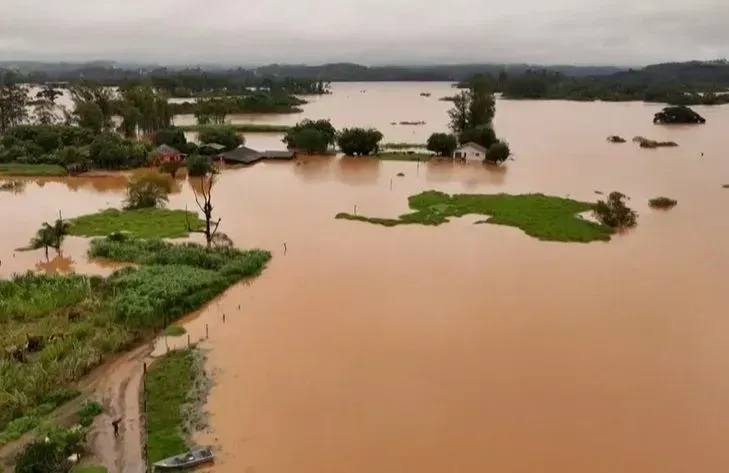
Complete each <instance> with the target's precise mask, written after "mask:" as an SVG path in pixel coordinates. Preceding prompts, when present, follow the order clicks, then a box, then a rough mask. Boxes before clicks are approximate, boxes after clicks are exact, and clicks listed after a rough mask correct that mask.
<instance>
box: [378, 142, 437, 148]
mask: <svg viewBox="0 0 729 473" xmlns="http://www.w3.org/2000/svg"><path fill="white" fill-rule="evenodd" d="M426 146H427V145H426V144H425V143H384V144H381V145H380V149H425V148H426Z"/></svg>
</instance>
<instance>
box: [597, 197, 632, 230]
mask: <svg viewBox="0 0 729 473" xmlns="http://www.w3.org/2000/svg"><path fill="white" fill-rule="evenodd" d="M594 211H595V214H596V216H597V218H598V219H599V220H600V221H601V222H602V223H604V224H605V225H607V226H609V227H611V228H616V229H617V228H631V227H634V226H635V225H636V224H637V223H638V214H636V213H635V211H634V210H632V209H630V208H629V207H628V206H627V205H625V195H624V194H621V193H620V192H615V191H614V192H611V193H610V195H608V198H607V200H606V201H605V200H599V201H598V202H597V204H596V205H595V210H594Z"/></svg>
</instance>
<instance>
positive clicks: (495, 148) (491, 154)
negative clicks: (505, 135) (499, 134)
mask: <svg viewBox="0 0 729 473" xmlns="http://www.w3.org/2000/svg"><path fill="white" fill-rule="evenodd" d="M509 156H511V150H510V149H509V144H508V143H505V142H503V141H497V142H496V143H494V144H492V145H491V147H489V149H488V150H487V151H486V156H485V157H484V161H485V162H488V163H496V164H498V163H503V162H504V161H506V160H507V159H509Z"/></svg>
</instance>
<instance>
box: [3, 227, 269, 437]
mask: <svg viewBox="0 0 729 473" xmlns="http://www.w3.org/2000/svg"><path fill="white" fill-rule="evenodd" d="M90 255H91V256H93V257H104V258H108V259H111V260H116V261H122V262H131V263H136V264H137V265H138V267H126V268H124V269H121V270H118V271H116V272H114V273H113V274H112V275H110V276H109V277H106V278H102V277H99V276H82V275H77V274H70V275H63V276H62V275H41V274H33V273H28V274H24V275H16V276H14V277H13V278H11V279H10V280H0V348H2V352H0V354H1V355H2V357H0V432H2V434H0V436H2V437H1V438H4V439H6V440H7V439H12V438H17V436H18V435H19V433H22V432H24V431H26V430H28V429H31V428H34V427H36V426H37V425H38V424H39V423H40V421H41V420H42V418H43V416H45V415H47V414H48V413H49V412H51V411H52V410H53V409H54V408H55V407H57V406H58V405H60V404H62V403H63V402H65V401H66V400H68V399H69V398H70V397H71V396H73V395H76V392H75V391H73V390H71V389H70V388H71V386H73V383H74V382H76V381H78V380H79V379H80V378H81V377H83V376H84V375H86V374H87V373H89V371H90V370H91V369H93V368H94V367H96V366H98V365H99V364H101V363H103V362H104V360H105V359H106V358H108V357H109V356H111V355H113V354H114V353H117V352H120V351H123V350H125V349H127V348H128V347H130V346H131V345H132V344H134V343H135V342H137V341H139V340H140V339H143V338H146V337H149V336H151V335H153V334H154V333H157V332H158V331H160V330H163V329H164V328H165V327H166V326H167V325H169V323H171V322H173V321H174V320H176V319H177V318H178V317H180V316H182V315H184V314H186V313H189V312H191V311H193V310H196V309H198V308H200V307H201V306H202V305H204V304H205V303H207V302H209V301H210V300H211V299H212V298H214V297H215V296H217V295H218V294H220V293H221V292H223V291H224V290H225V289H227V288H228V287H230V286H231V285H232V284H235V283H236V282H238V281H240V280H241V279H243V278H247V277H251V276H255V275H257V274H259V273H260V272H261V271H262V270H263V268H264V267H265V265H266V263H267V262H268V260H269V259H270V257H271V255H270V253H269V252H267V251H261V250H251V251H240V250H237V249H234V248H230V247H215V248H212V249H208V248H205V247H204V246H201V245H196V244H192V243H186V244H183V245H174V244H171V243H167V242H164V241H160V240H140V239H136V238H133V237H131V236H129V235H127V234H124V233H115V234H113V235H111V236H109V237H107V238H105V239H97V240H93V241H92V242H91V250H90ZM96 410H98V409H96V407H95V406H93V405H85V407H84V408H83V409H82V414H83V416H84V417H87V416H89V415H91V414H92V413H93V412H94V411H96Z"/></svg>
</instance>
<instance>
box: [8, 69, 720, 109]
mask: <svg viewBox="0 0 729 473" xmlns="http://www.w3.org/2000/svg"><path fill="white" fill-rule="evenodd" d="M474 75H478V76H481V77H482V79H483V80H485V81H487V82H488V83H489V87H490V89H491V90H492V91H494V92H495V93H502V94H503V97H504V98H510V99H563V100H585V101H588V100H605V101H646V102H662V103H669V104H672V105H694V104H703V105H715V104H723V103H729V95H728V94H726V93H725V92H726V91H728V90H729V63H728V62H727V61H726V60H716V61H689V62H682V63H666V64H654V65H650V66H646V67H643V68H634V69H628V68H618V67H579V66H532V65H527V64H475V65H474V64H468V65H463V64H461V65H447V66H445V65H434V66H372V67H368V66H362V65H358V64H349V63H340V64H324V65H321V66H304V65H269V66H262V67H257V68H250V69H244V68H231V69H201V68H186V69H173V68H166V67H139V66H132V65H129V66H127V67H124V65H121V64H116V63H109V62H106V63H105V62H97V63H85V64H75V65H74V64H37V63H35V64H34V63H20V64H18V63H16V64H10V63H4V64H2V63H0V82H5V83H26V84H27V83H35V84H43V83H47V82H54V83H59V84H65V83H68V84H76V83H78V82H80V81H83V80H94V81H97V82H98V83H100V84H103V85H113V86H122V85H125V84H129V83H132V84H148V85H151V86H152V87H154V88H155V89H157V90H160V91H162V92H164V93H165V94H167V95H168V96H170V97H199V96H206V95H210V94H213V95H216V96H237V95H246V94H248V93H251V92H254V91H257V92H261V91H263V92H268V93H273V94H276V93H277V94H288V95H307V94H323V93H328V92H329V83H330V82H334V81H337V82H347V81H455V82H460V83H461V85H462V86H463V87H468V82H469V81H470V78H471V77H473V76H474Z"/></svg>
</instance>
